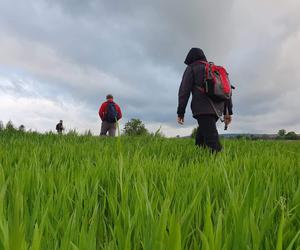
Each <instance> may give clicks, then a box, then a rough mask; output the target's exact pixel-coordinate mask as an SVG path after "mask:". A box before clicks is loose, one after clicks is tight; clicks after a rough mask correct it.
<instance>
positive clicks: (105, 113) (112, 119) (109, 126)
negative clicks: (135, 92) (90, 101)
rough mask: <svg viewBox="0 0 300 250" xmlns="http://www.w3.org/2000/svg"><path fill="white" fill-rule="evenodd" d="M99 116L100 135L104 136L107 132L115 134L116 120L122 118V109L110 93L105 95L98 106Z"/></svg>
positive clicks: (111, 134) (110, 134)
mask: <svg viewBox="0 0 300 250" xmlns="http://www.w3.org/2000/svg"><path fill="white" fill-rule="evenodd" d="M99 116H100V118H101V120H102V124H101V132H100V135H101V136H105V135H106V134H107V132H108V134H109V136H115V135H116V122H117V121H118V120H120V119H121V118H122V111H121V109H120V106H119V105H118V104H116V103H115V102H114V98H113V96H112V95H107V96H106V102H104V103H102V105H101V106H100V109H99Z"/></svg>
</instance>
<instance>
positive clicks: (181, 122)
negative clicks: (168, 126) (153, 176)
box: [177, 116, 184, 125]
mask: <svg viewBox="0 0 300 250" xmlns="http://www.w3.org/2000/svg"><path fill="white" fill-rule="evenodd" d="M177 122H178V123H179V124H180V125H183V124H184V117H179V116H178V117H177Z"/></svg>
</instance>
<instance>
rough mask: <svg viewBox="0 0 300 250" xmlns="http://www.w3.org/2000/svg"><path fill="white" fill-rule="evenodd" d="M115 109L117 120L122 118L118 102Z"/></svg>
mask: <svg viewBox="0 0 300 250" xmlns="http://www.w3.org/2000/svg"><path fill="white" fill-rule="evenodd" d="M116 110H117V120H120V119H121V118H122V111H121V108H120V106H119V105H118V104H116Z"/></svg>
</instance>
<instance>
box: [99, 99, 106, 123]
mask: <svg viewBox="0 0 300 250" xmlns="http://www.w3.org/2000/svg"><path fill="white" fill-rule="evenodd" d="M104 113H105V103H102V105H101V106H100V108H99V117H100V119H101V120H102V121H103V119H104Z"/></svg>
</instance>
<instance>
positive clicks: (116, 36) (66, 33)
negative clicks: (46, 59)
mask: <svg viewBox="0 0 300 250" xmlns="http://www.w3.org/2000/svg"><path fill="white" fill-rule="evenodd" d="M13 2H14V1H10V2H8V1H4V2H2V3H1V4H0V7H1V9H2V10H3V15H1V17H0V28H1V30H2V31H1V32H0V34H1V33H2V34H3V35H4V36H5V35H9V36H11V37H14V38H15V39H16V40H17V41H19V43H23V44H24V49H28V51H32V50H33V48H32V47H28V44H31V43H30V42H33V44H34V43H36V44H41V45H43V46H45V47H46V48H50V49H52V50H53V52H54V53H55V55H56V57H57V58H58V59H60V60H61V61H64V62H66V63H69V64H70V65H75V66H76V67H71V66H70V67H69V66H68V67H69V71H67V70H66V74H72V72H71V70H73V69H76V70H78V71H80V72H79V73H78V77H79V78H80V79H83V80H86V82H82V83H81V84H80V82H79V80H78V82H77V81H76V79H74V78H72V77H62V75H61V74H58V73H57V72H56V73H53V74H52V75H51V74H48V73H46V72H36V70H32V71H30V72H28V73H29V74H30V76H31V77H33V78H35V79H36V80H37V82H39V84H38V83H36V84H37V86H38V85H40V91H41V92H43V90H42V89H43V88H44V92H49V93H50V94H49V95H53V97H52V98H55V94H53V92H54V91H53V92H52V91H51V90H49V89H52V90H53V89H55V90H57V91H59V92H60V93H61V94H62V95H70V96H72V97H73V98H74V99H75V100H81V101H84V102H86V103H87V105H88V107H90V108H91V109H94V108H95V107H96V106H97V105H99V102H100V101H101V98H102V97H103V96H104V95H105V94H106V93H107V92H113V94H115V96H116V97H117V100H118V101H119V102H120V103H121V104H122V105H123V106H124V110H125V114H126V117H128V118H130V117H140V118H141V119H143V120H145V121H147V122H149V123H151V122H158V123H159V122H163V123H169V124H174V118H173V117H175V116H176V114H175V113H176V105H177V90H178V85H179V83H180V80H181V75H182V72H183V70H184V65H183V60H184V57H185V55H186V53H187V51H188V49H189V48H190V47H192V46H199V47H202V48H203V49H204V50H205V52H206V54H207V56H208V58H209V59H211V60H213V61H216V62H219V63H220V64H225V65H228V67H227V68H228V69H229V71H230V76H231V79H232V81H233V83H234V84H235V85H236V87H237V89H236V91H235V92H234V95H235V99H234V104H235V113H236V114H238V115H239V116H246V115H248V114H250V115H253V116H257V115H258V117H259V115H260V114H262V113H270V112H274V110H275V109H277V108H280V107H278V106H279V104H278V100H283V101H284V103H286V102H288V101H289V100H286V99H285V94H286V92H287V91H288V90H289V89H290V88H293V84H294V83H293V82H296V81H298V80H299V78H298V76H297V75H296V74H295V72H296V69H291V68H289V67H288V61H287V62H286V63H282V62H281V60H283V59H284V60H286V59H287V58H286V57H284V56H282V54H281V51H282V50H283V47H284V46H285V45H284V44H286V42H287V40H288V39H290V38H292V37H293V36H295V34H297V32H299V23H300V22H299V17H298V15H297V11H296V10H299V5H298V4H297V3H293V4H292V2H289V1H288V3H286V4H285V5H283V6H281V4H280V3H276V4H275V3H273V2H272V1H266V2H264V3H260V2H259V1H254V2H252V3H251V4H250V3H247V4H246V3H243V4H244V5H245V6H243V5H242V4H241V3H240V2H238V1H234V0H231V1H226V2H225V1H221V2H220V1H217V0H214V1H209V2H208V1H194V0H189V1H179V0H176V1H171V0H168V1H158V0H154V1H149V2H141V1H137V0H132V1H117V0H113V1H96V0H88V1H79V0H73V1H71V0H61V1H50V0H48V1H39V2H36V1H29V2H26V3H25V2H24V3H23V2H21V1H16V2H18V4H13ZM289 3H291V6H290V7H287V6H286V5H288V4H289ZM268 4H270V6H269V5H268ZM26 44H27V45H26ZM26 46H27V47H26ZM42 53H43V52H41V57H42V56H43V55H42ZM290 56H291V57H293V58H294V56H293V55H292V54H291V55H290ZM28 60H29V61H30V60H31V59H30V57H29V58H28ZM297 62H298V61H297ZM12 64H13V63H12ZM58 64H59V62H58ZM45 65H47V63H45ZM12 67H13V65H12ZM79 69H80V70H79ZM85 69H87V70H85ZM91 69H92V71H91ZM51 70H52V69H51V68H50V69H48V71H49V72H50V71H51ZM45 71H47V69H45ZM95 71H99V73H101V74H102V73H103V74H105V75H107V76H108V80H103V81H102V80H101V78H100V77H95V75H97V74H96V73H95ZM91 72H93V73H91ZM283 72H284V74H288V75H291V76H292V80H290V81H288V82H287V83H285V85H286V89H285V90H282V89H281V87H280V86H281V85H282V82H285V81H286V79H284V77H283V76H282V73H283ZM95 79H96V80H95ZM70 81H72V82H70ZM73 81H74V82H76V83H74V82H73ZM95 81H99V82H98V83H97V82H95ZM49 86H50V87H49ZM24 94H25V93H24ZM49 95H48V96H49ZM99 99H100V100H99ZM187 110H189V107H187ZM188 114H190V112H189V113H188ZM188 124H193V121H192V119H191V118H189V119H188Z"/></svg>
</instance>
